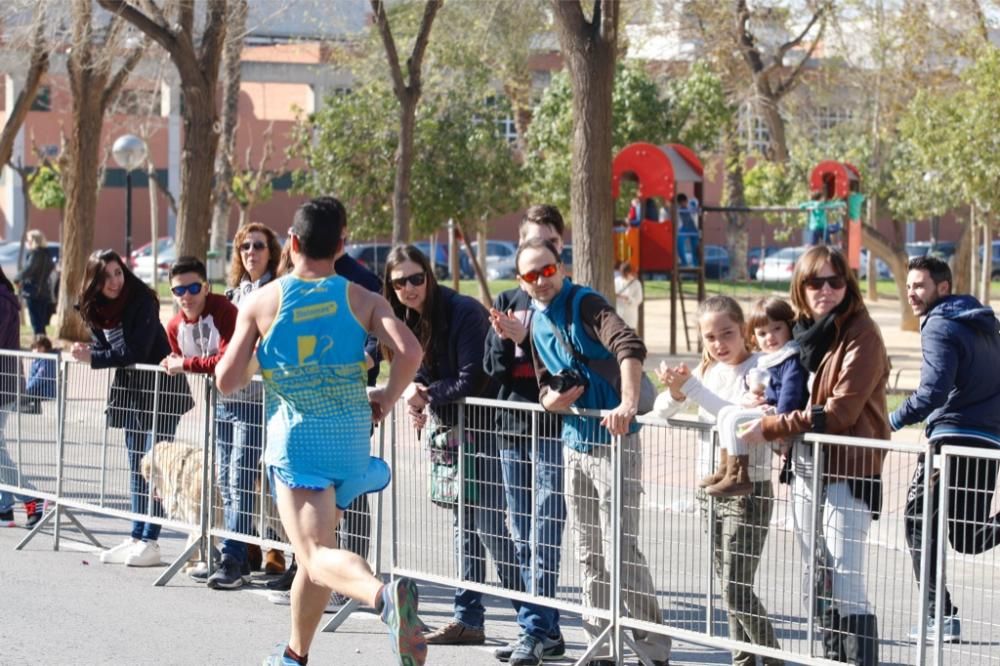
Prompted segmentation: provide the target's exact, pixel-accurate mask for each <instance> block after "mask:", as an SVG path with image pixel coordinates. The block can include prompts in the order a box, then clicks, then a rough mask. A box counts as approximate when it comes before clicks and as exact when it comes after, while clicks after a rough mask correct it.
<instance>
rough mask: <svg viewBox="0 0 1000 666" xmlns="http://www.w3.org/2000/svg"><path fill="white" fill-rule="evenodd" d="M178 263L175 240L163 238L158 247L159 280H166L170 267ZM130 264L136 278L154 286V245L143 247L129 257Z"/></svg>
mask: <svg viewBox="0 0 1000 666" xmlns="http://www.w3.org/2000/svg"><path fill="white" fill-rule="evenodd" d="M175 261H177V245H176V244H175V242H174V239H173V238H170V237H167V236H163V237H161V238H160V239H159V241H158V242H157V245H156V268H157V280H166V279H167V275H168V272H169V271H170V265H171V264H172V263H174V262H175ZM129 264H130V266H131V268H132V272H133V273H135V276H136V277H137V278H139V279H140V280H142V281H143V282H146V283H147V284H152V282H153V244H152V243H146V244H145V245H141V246H139V247H138V248H136V249H135V250H132V254H131V255H129Z"/></svg>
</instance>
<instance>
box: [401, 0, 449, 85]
mask: <svg viewBox="0 0 1000 666" xmlns="http://www.w3.org/2000/svg"><path fill="white" fill-rule="evenodd" d="M440 8H441V2H440V0H428V2H427V4H426V5H424V16H423V18H422V19H421V21H420V31H419V32H418V33H417V39H416V40H415V41H414V42H413V52H412V54H411V55H410V57H409V58H407V59H406V71H407V73H408V74H409V76H410V87H411V91H412V92H415V93H416V94H417V95H419V94H420V88H421V82H420V68H421V67H422V66H423V62H424V53H425V52H426V51H427V43H428V42H429V41H430V36H431V26H432V25H433V24H434V16H435V15H436V14H437V11H438V9H440Z"/></svg>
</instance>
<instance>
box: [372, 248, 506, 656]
mask: <svg viewBox="0 0 1000 666" xmlns="http://www.w3.org/2000/svg"><path fill="white" fill-rule="evenodd" d="M385 295H386V297H387V298H388V299H389V304H390V305H391V306H392V309H393V312H394V313H395V315H396V316H397V317H399V318H400V319H401V320H402V321H403V322H405V323H406V325H407V326H408V327H409V328H410V330H412V331H413V333H414V334H415V335H416V336H417V339H418V340H419V341H420V346H421V348H422V349H423V352H424V360H423V363H422V364H421V366H420V370H419V371H418V372H417V377H416V380H415V381H414V383H413V384H411V385H410V387H409V388H408V389H407V391H406V392H405V393H404V398H406V400H407V404H408V409H409V413H410V417H411V419H412V421H413V424H414V425H415V426H416V428H417V429H418V430H429V429H430V427H431V426H434V427H435V428H441V427H444V428H447V427H452V428H454V427H455V426H457V425H458V408H457V407H456V406H455V405H454V404H452V403H453V402H454V401H455V400H458V399H460V398H467V397H475V398H485V397H494V396H496V387H495V386H494V385H493V383H492V381H491V379H490V377H489V376H488V375H487V374H486V373H485V371H484V370H483V355H484V353H485V343H486V333H487V331H488V330H489V328H490V321H489V314H488V312H487V311H486V309H485V308H484V307H483V306H482V305H481V304H480V303H479V302H478V301H476V300H475V299H473V298H470V297H468V296H463V295H461V294H458V293H456V292H454V291H452V290H451V289H448V288H447V287H442V286H439V285H438V284H437V281H436V280H435V279H434V271H433V269H432V268H431V264H430V262H429V261H428V260H427V257H425V256H424V255H423V253H421V252H420V250H418V249H417V248H415V247H413V246H412V245H406V246H400V247H395V248H393V250H392V251H391V252H390V253H389V256H388V258H387V259H386V266H385ZM431 420H433V423H432V422H431ZM494 420H495V419H494V415H493V414H492V413H489V410H484V409H481V408H479V409H469V410H467V411H466V412H465V420H464V425H465V431H464V433H463V439H462V446H463V447H464V450H465V452H466V454H471V455H472V456H473V457H472V458H471V459H473V460H474V461H475V463H474V466H475V469H474V470H473V475H472V476H473V478H474V479H475V481H476V483H475V484H474V485H475V490H474V491H473V492H467V498H468V499H469V501H468V502H467V504H466V506H465V515H464V516H463V519H464V524H465V533H464V534H458V506H457V505H455V506H454V508H453V511H454V525H455V530H456V540H455V541H456V548H457V547H458V544H461V549H462V552H461V553H458V558H459V559H460V561H461V575H462V579H463V580H468V581H471V582H474V583H482V582H485V580H486V551H489V553H490V556H491V557H492V558H493V561H494V562H495V563H496V566H497V574H498V575H499V577H500V582H501V583H502V584H503V586H504V587H506V588H508V589H512V590H518V591H520V590H523V589H524V588H523V584H522V581H521V575H520V572H519V569H518V566H517V559H516V554H515V550H514V543H513V541H512V540H511V538H510V532H508V530H507V523H506V511H507V507H506V500H505V499H504V492H503V477H502V475H501V470H500V456H499V452H498V450H497V443H496V440H495V439H494V437H493V436H492V434H491V433H492V430H493V423H494ZM472 495H474V496H475V497H474V498H472V497H470V496H472ZM512 605H513V606H514V609H515V610H519V609H520V603H518V602H512ZM485 613H486V609H485V608H484V606H483V595H482V594H481V593H480V592H473V591H472V590H465V589H459V590H456V591H455V603H454V619H453V620H452V621H451V622H449V623H448V624H446V625H445V626H443V627H440V628H438V629H436V630H434V631H432V632H430V633H429V634H427V643H428V644H430V645H481V644H483V643H484V642H485V640H486V634H485V631H484V623H485Z"/></svg>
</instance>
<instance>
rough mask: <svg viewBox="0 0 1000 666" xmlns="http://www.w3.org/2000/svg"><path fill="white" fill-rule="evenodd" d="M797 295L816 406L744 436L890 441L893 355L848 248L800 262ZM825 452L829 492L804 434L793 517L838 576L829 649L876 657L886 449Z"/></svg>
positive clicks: (828, 613) (827, 610) (853, 659)
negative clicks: (877, 549)
mask: <svg viewBox="0 0 1000 666" xmlns="http://www.w3.org/2000/svg"><path fill="white" fill-rule="evenodd" d="M791 298H792V304H793V305H794V307H795V311H796V315H797V319H796V322H795V328H794V334H795V340H796V342H798V344H799V346H800V347H801V350H800V358H801V361H802V363H803V365H804V366H805V367H806V370H808V371H809V373H810V382H809V388H810V392H809V393H810V398H809V407H808V408H806V409H798V410H794V411H791V412H789V413H786V414H770V415H766V416H763V417H762V418H760V419H758V420H756V421H754V422H752V423H749V424H747V427H746V429H745V431H744V432H743V434H742V437H741V439H742V440H743V441H744V442H745V443H755V442H763V441H765V440H767V441H771V442H773V441H776V440H780V439H785V438H789V437H794V436H795V435H798V434H800V433H805V432H821V433H824V432H825V433H829V434H834V435H847V436H852V437H868V438H875V439H888V438H889V425H888V415H887V413H886V398H885V387H886V380H887V379H888V375H889V360H888V356H887V355H886V350H885V345H884V343H883V342H882V336H881V334H880V333H879V329H878V327H877V326H876V324H875V322H874V321H872V319H871V317H870V316H869V315H868V311H867V309H866V308H865V305H864V302H863V301H862V299H861V292H860V290H859V289H858V283H857V280H856V279H855V277H854V273H853V272H852V271H851V270H850V269H849V268H848V266H847V261H846V260H845V259H844V256H843V254H841V253H840V251H838V250H836V249H832V248H830V247H827V246H817V247H814V248H812V249H810V250H809V251H808V252H806V253H805V254H804V255H803V256H802V257H801V258H800V259H799V261H798V263H797V264H796V266H795V272H794V274H793V276H792V285H791ZM757 448H766V447H757ZM822 450H823V460H822V461H821V462H822V467H821V469H822V478H821V486H820V488H821V490H820V492H821V495H820V497H817V498H815V499H814V498H813V497H812V474H813V455H812V446H811V445H808V444H805V443H802V442H800V443H798V444H796V445H795V447H794V449H793V450H792V452H791V456H792V462H793V465H792V469H793V472H794V485H793V515H794V519H795V531H796V537H797V539H798V541H799V548H800V552H801V553H802V556H803V561H804V567H805V568H807V569H808V568H811V566H812V562H813V561H814V560H818V561H820V562H823V563H824V567H823V568H824V569H826V574H827V576H828V578H825V577H822V578H821V580H822V587H823V588H828V589H830V590H831V592H830V593H829V594H826V595H823V596H825V597H826V598H825V599H823V598H821V599H819V601H820V605H821V610H822V618H821V621H822V623H823V627H824V632H823V633H824V636H823V644H824V656H826V657H827V658H828V659H834V660H837V661H842V662H847V663H851V664H863V665H865V666H868V665H875V664H877V663H878V623H877V620H876V617H875V614H874V608H873V606H872V604H871V602H870V601H869V600H868V595H867V592H866V586H865V574H864V572H865V549H866V541H867V537H868V531H869V529H870V527H871V522H872V519H873V517H877V516H878V512H879V510H880V507H881V499H882V498H881V476H880V475H881V472H882V460H883V458H884V451H883V450H881V449H875V448H861V447H853V446H852V447H848V446H837V445H824V446H823V449H822ZM814 502H821V503H822V506H821V509H822V513H821V514H820V515H821V521H822V522H821V524H820V525H819V526H817V527H816V528H815V529H816V530H817V537H818V538H817V541H816V543H817V551H818V552H817V553H816V554H815V556H814V555H813V554H812V553H811V552H810V550H809V548H810V541H811V539H810V535H811V534H812V531H813V529H814V526H813V516H814V515H815V513H816V512H815V511H814V508H813V507H814V506H815V504H814ZM811 583H812V578H811V577H810V582H809V584H811Z"/></svg>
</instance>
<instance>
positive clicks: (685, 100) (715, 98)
mask: <svg viewBox="0 0 1000 666" xmlns="http://www.w3.org/2000/svg"><path fill="white" fill-rule="evenodd" d="M666 101H667V108H668V114H669V120H668V126H669V128H670V134H671V136H672V137H673V138H672V139H671V140H672V141H673V142H676V143H682V144H684V145H685V146H688V147H689V148H691V149H693V150H694V151H695V152H697V153H703V154H704V153H710V152H713V151H715V150H716V149H717V148H718V147H719V138H720V136H721V130H722V127H723V126H724V125H725V124H726V122H728V121H729V119H730V118H731V117H732V116H733V114H734V113H735V112H736V110H735V109H734V108H733V107H732V106H731V105H730V104H729V102H728V101H727V99H726V92H725V90H724V89H723V87H722V79H720V78H719V76H718V75H717V74H715V73H714V72H712V69H711V67H709V65H708V64H707V63H703V62H698V63H695V64H694V65H692V66H691V68H690V69H689V70H688V73H687V75H686V76H683V77H680V78H675V79H672V80H671V81H670V84H669V85H668V86H667V92H666Z"/></svg>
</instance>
